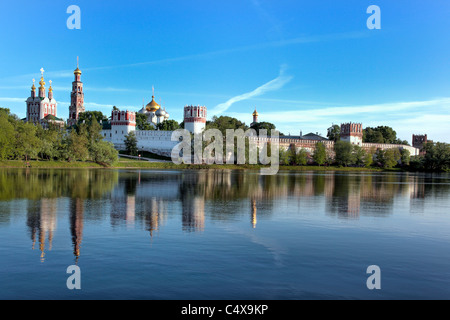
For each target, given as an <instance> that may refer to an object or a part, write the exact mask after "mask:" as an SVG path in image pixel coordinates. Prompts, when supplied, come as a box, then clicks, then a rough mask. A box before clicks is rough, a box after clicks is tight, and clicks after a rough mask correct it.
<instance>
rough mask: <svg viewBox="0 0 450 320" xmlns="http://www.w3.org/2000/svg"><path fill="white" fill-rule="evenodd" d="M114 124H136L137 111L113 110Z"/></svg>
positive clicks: (112, 122)
mask: <svg viewBox="0 0 450 320" xmlns="http://www.w3.org/2000/svg"><path fill="white" fill-rule="evenodd" d="M111 125H112V126H133V127H135V126H136V112H133V111H128V110H126V111H120V110H113V111H112V112H111Z"/></svg>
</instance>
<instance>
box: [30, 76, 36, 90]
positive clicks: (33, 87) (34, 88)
mask: <svg viewBox="0 0 450 320" xmlns="http://www.w3.org/2000/svg"><path fill="white" fill-rule="evenodd" d="M35 82H36V80H35V79H33V86H32V87H31V90H32V91H36V86H35V85H34V83H35Z"/></svg>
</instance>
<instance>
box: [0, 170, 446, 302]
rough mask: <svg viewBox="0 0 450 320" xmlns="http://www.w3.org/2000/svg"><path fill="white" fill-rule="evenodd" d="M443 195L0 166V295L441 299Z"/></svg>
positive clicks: (386, 179) (300, 176)
mask: <svg viewBox="0 0 450 320" xmlns="http://www.w3.org/2000/svg"><path fill="white" fill-rule="evenodd" d="M449 191H450V175H449V174H422V173H379V172H376V173H371V172H354V173H351V172H307V171H303V172H294V171H292V172H284V171H280V172H279V173H278V174H277V175H275V176H261V175H260V174H259V172H258V171H240V170H238V171H232V170H230V171H225V170H224V171H222V170H216V171H215V170H205V171H194V170H185V171H170V170H165V171H164V170H160V171H159V170H103V169H73V170H68V169H64V170H57V169H54V170H44V169H42V170H39V169H0V257H1V258H0V285H1V288H0V299H158V300H161V299H164V300H173V299H182V300H184V299H189V300H192V299H194V300H197V299H220V300H228V299H237V300H241V299H242V300H244V299H245V300H281V299H283V300H285V299H289V300H291V299H292V300H301V299H450V193H449ZM71 265H77V266H78V267H79V268H80V270H81V290H69V289H68V288H67V286H66V281H67V278H68V277H69V276H70V274H68V273H67V272H66V271H67V268H68V267H69V266H71ZM371 265H376V266H379V268H380V271H381V273H380V281H381V289H379V290H376V289H375V290H369V289H368V287H367V285H366V281H367V279H368V278H369V277H370V276H371V274H368V273H367V268H368V267H369V266H371Z"/></svg>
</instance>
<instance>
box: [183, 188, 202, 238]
mask: <svg viewBox="0 0 450 320" xmlns="http://www.w3.org/2000/svg"><path fill="white" fill-rule="evenodd" d="M182 201H183V217H182V220H183V222H182V223H183V230H185V231H190V232H191V231H203V230H204V229H205V198H204V197H203V196H194V195H185V196H184V197H183V199H182Z"/></svg>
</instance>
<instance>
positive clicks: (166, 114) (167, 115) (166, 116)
mask: <svg viewBox="0 0 450 320" xmlns="http://www.w3.org/2000/svg"><path fill="white" fill-rule="evenodd" d="M164 113H165V114H164V118H166V119H169V114H168V113H167V111H166V108H164Z"/></svg>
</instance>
